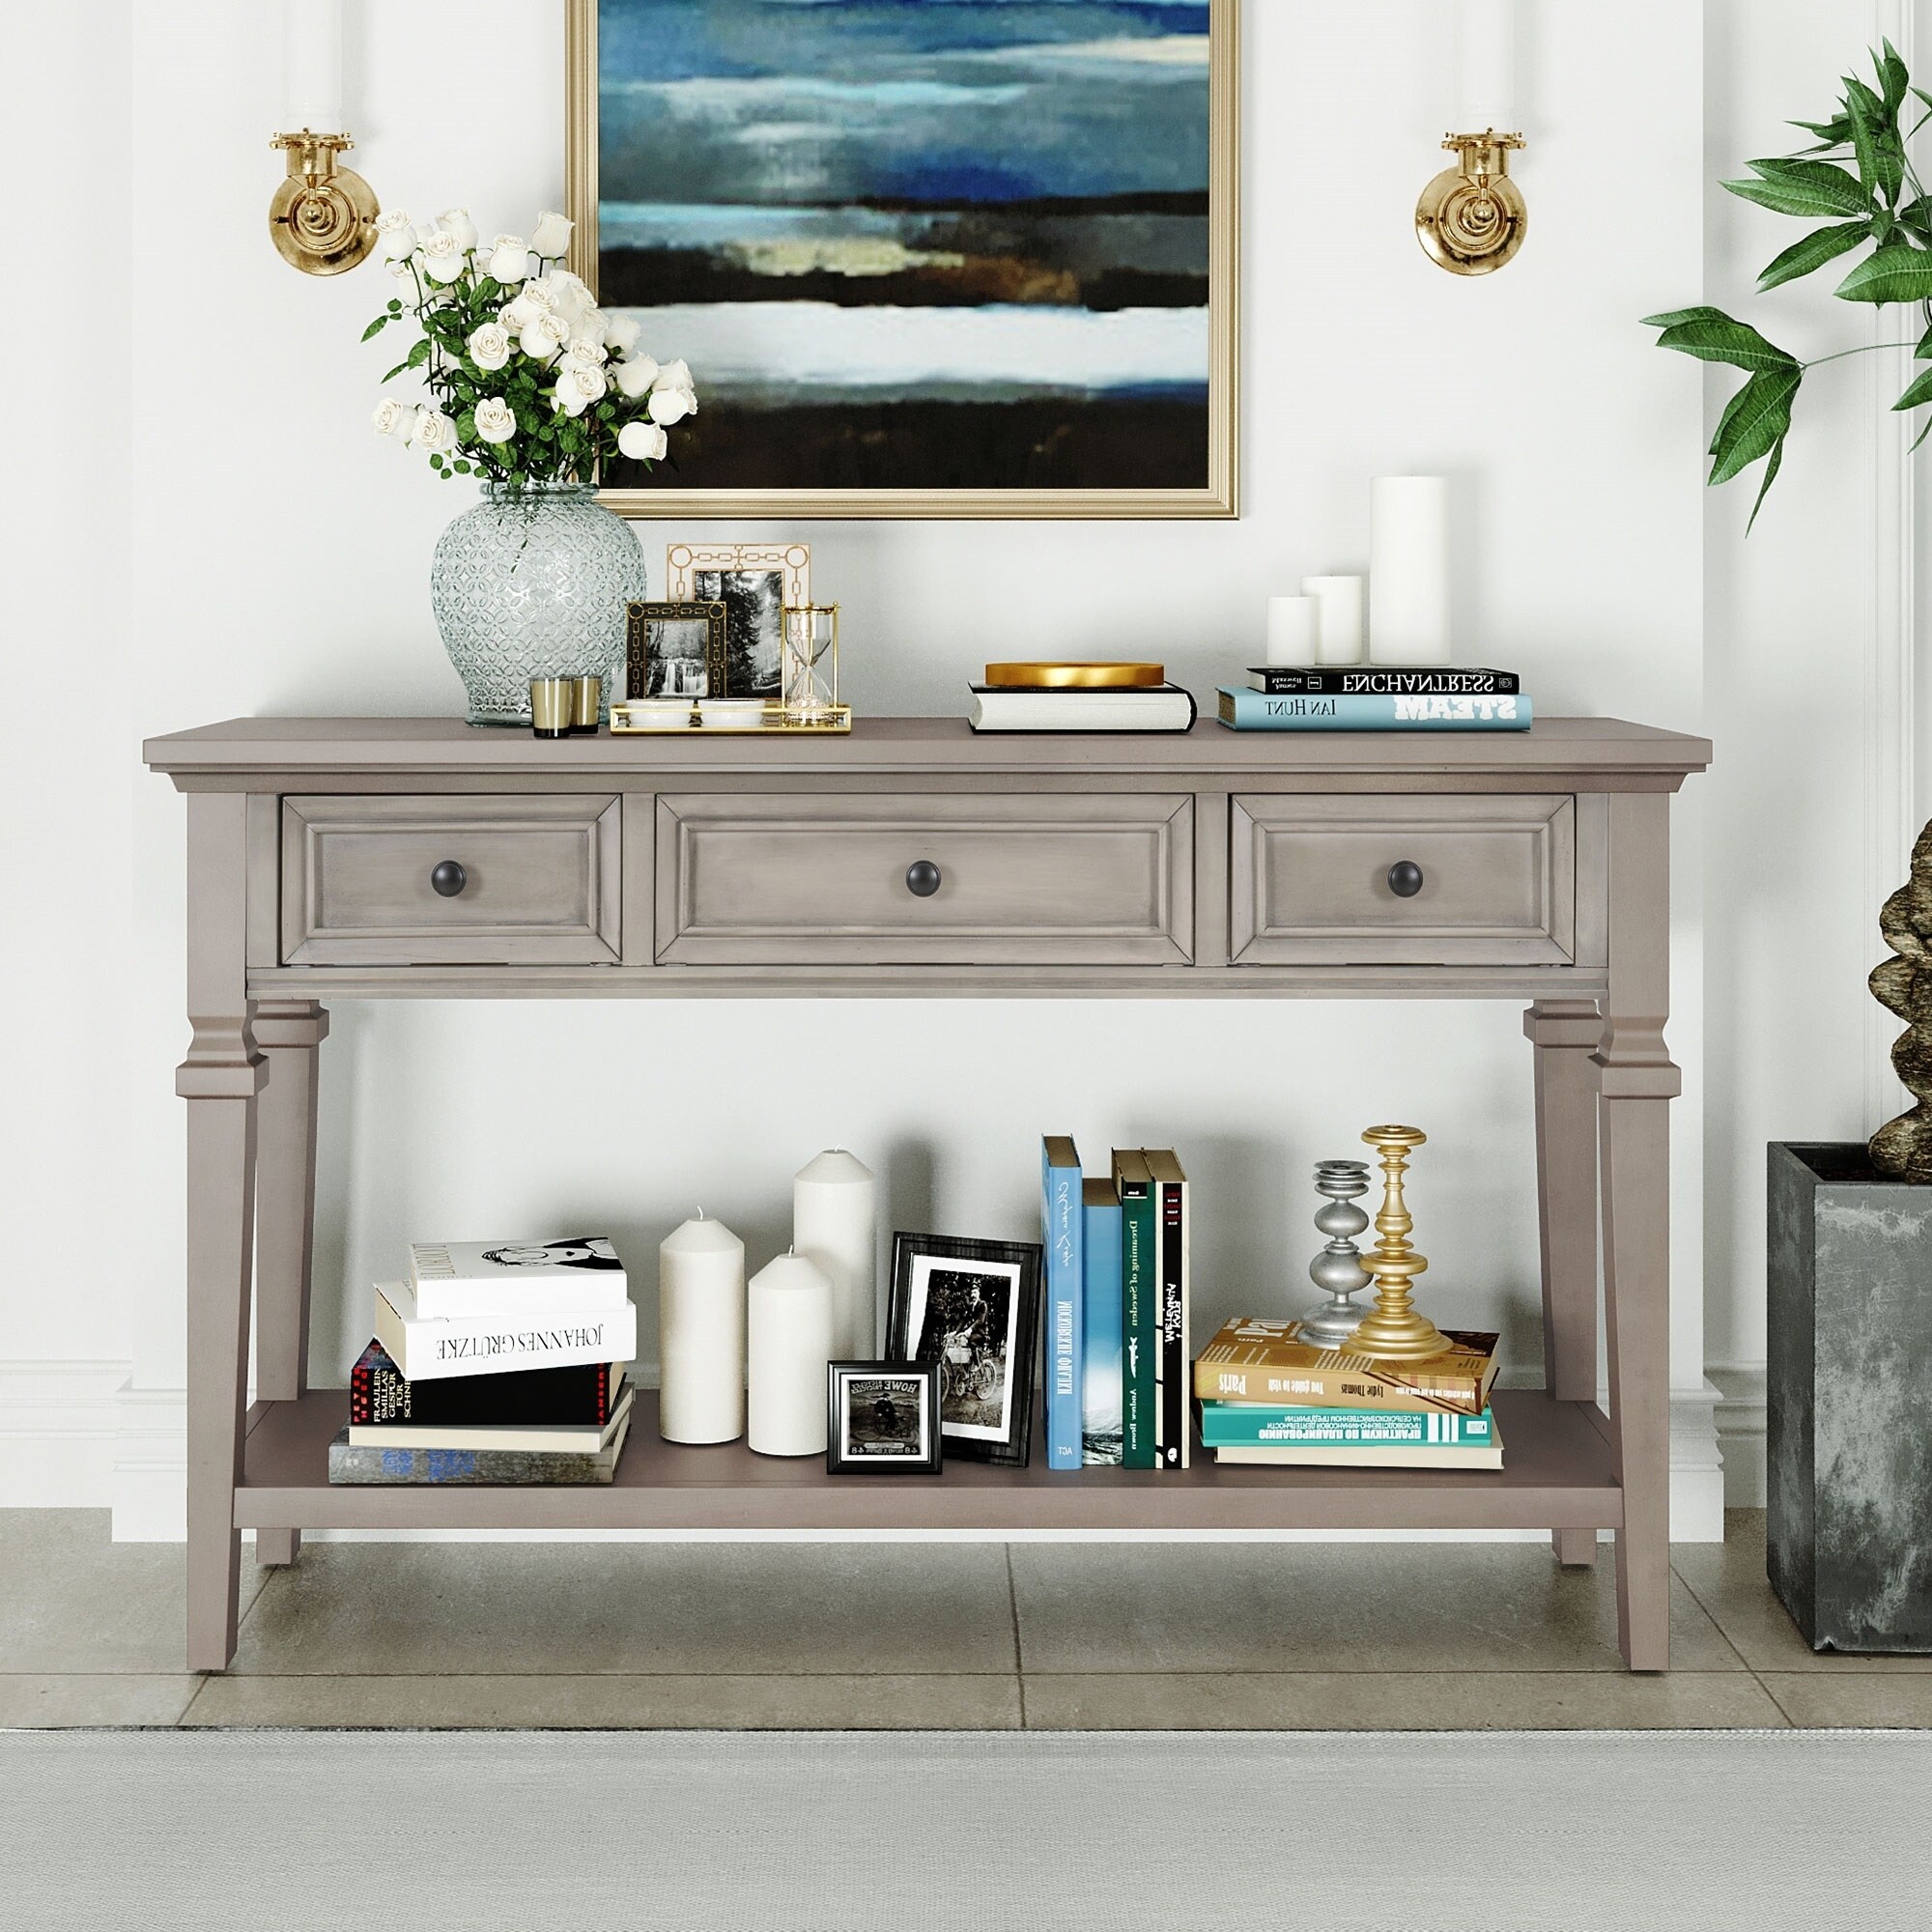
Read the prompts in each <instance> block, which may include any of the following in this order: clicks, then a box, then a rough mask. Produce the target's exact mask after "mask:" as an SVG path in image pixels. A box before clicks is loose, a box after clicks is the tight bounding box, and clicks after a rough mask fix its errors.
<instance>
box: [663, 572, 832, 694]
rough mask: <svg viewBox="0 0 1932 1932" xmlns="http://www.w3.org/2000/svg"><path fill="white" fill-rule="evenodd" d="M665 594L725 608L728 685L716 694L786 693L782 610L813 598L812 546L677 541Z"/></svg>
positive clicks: (715, 689)
mask: <svg viewBox="0 0 1932 1932" xmlns="http://www.w3.org/2000/svg"><path fill="white" fill-rule="evenodd" d="M665 577H666V590H665V594H666V595H667V596H668V597H671V598H675V599H677V600H679V601H684V602H696V603H719V604H723V605H724V607H725V656H724V682H723V684H716V683H714V684H713V686H712V688H711V693H710V695H711V696H713V697H762V698H763V699H764V700H765V701H766V702H767V703H768V704H776V703H778V702H779V701H780V700H781V698H782V697H783V696H784V613H785V607H786V606H787V605H801V604H810V602H811V546H810V544H802V543H799V544H684V543H678V544H672V545H670V547H669V548H668V550H667V551H666V552H665Z"/></svg>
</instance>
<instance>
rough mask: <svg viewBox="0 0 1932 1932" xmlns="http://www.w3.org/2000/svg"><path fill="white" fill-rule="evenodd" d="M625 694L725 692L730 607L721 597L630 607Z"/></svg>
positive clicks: (716, 694)
mask: <svg viewBox="0 0 1932 1932" xmlns="http://www.w3.org/2000/svg"><path fill="white" fill-rule="evenodd" d="M625 614H626V623H625V627H624V692H623V695H624V696H625V697H627V698H630V697H693V698H696V697H723V696H725V664H726V661H727V659H726V650H725V606H724V604H723V603H722V602H720V601H719V600H718V599H716V598H697V599H681V600H679V601H677V602H675V603H669V604H629V605H626V606H625Z"/></svg>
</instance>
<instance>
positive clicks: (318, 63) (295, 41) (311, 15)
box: [276, 0, 347, 134]
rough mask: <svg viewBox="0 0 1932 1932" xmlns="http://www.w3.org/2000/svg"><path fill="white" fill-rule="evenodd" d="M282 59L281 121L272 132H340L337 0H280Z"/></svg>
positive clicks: (339, 10)
mask: <svg viewBox="0 0 1932 1932" xmlns="http://www.w3.org/2000/svg"><path fill="white" fill-rule="evenodd" d="M282 50H283V57H284V60H285V61H286V63H287V87H286V91H285V94H284V103H285V104H284V106H283V110H282V123H283V125H282V126H281V127H280V128H277V129H276V132H277V133H283V134H294V133H299V132H300V131H301V129H302V128H308V129H309V130H310V132H311V133H316V134H341V133H344V132H346V131H347V130H346V129H345V128H344V127H343V125H342V0H283V12H282Z"/></svg>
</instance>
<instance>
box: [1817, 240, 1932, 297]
mask: <svg viewBox="0 0 1932 1932" xmlns="http://www.w3.org/2000/svg"><path fill="white" fill-rule="evenodd" d="M1833 295H1835V296H1837V297H1838V298H1839V299H1840V300H1842V301H1859V302H1916V301H1927V300H1932V253H1928V252H1927V251H1926V250H1925V249H1923V248H1915V247H1913V246H1912V245H1911V244H1910V243H1909V242H1905V241H1893V242H1889V243H1888V244H1887V246H1885V247H1883V248H1881V249H1879V251H1878V252H1877V253H1876V254H1874V255H1869V256H1867V257H1866V258H1865V260H1863V261H1862V262H1861V263H1860V264H1859V265H1858V267H1857V268H1856V269H1854V270H1852V272H1851V273H1850V274H1849V275H1847V276H1846V277H1845V279H1844V280H1843V281H1842V282H1840V283H1839V284H1838V286H1837V287H1836V288H1835V289H1834V290H1833Z"/></svg>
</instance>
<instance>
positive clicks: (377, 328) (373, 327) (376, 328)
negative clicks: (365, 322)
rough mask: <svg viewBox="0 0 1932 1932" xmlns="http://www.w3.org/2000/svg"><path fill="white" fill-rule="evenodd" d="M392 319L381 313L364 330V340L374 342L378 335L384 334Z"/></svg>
mask: <svg viewBox="0 0 1932 1932" xmlns="http://www.w3.org/2000/svg"><path fill="white" fill-rule="evenodd" d="M390 320H391V318H390V317H388V316H386V315H379V316H378V317H377V318H376V320H375V321H374V322H372V323H371V324H370V325H369V327H367V328H365V329H364V330H363V331H362V340H363V341H364V342H373V341H374V340H375V339H376V337H377V336H379V335H381V334H382V332H383V331H384V329H385V328H387V327H388V326H389V323H390Z"/></svg>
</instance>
